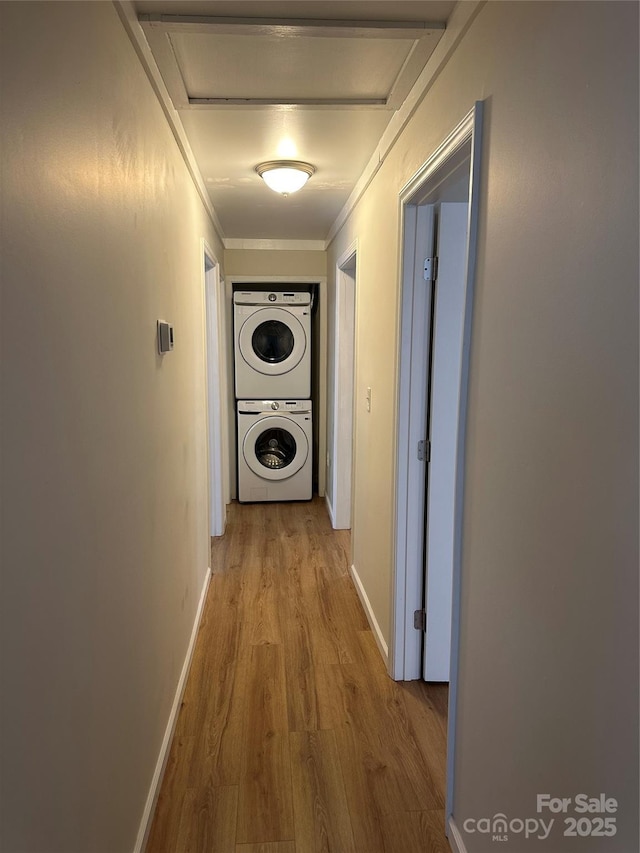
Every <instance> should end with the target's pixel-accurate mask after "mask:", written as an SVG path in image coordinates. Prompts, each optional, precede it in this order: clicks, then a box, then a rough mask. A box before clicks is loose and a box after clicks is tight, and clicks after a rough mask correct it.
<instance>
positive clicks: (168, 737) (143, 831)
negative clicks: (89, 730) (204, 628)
mask: <svg viewBox="0 0 640 853" xmlns="http://www.w3.org/2000/svg"><path fill="white" fill-rule="evenodd" d="M210 580H211V569H209V568H207V574H206V576H205V579H204V583H203V584H202V591H201V593H200V601H199V602H198V610H197V611H196V618H195V620H194V622H193V629H192V631H191V639H190V640H189V647H188V649H187V654H186V656H185V659H184V663H183V665H182V672H181V673H180V678H179V680H178V686H177V688H176V695H175V697H174V700H173V705H172V707H171V713H170V714H169V721H168V722H167V728H166V729H165V733H164V738H163V739H162V746H161V747H160V754H159V755H158V761H157V762H156V769H155V772H154V774H153V779H152V780H151V787H150V788H149V794H148V796H147V802H146V803H145V806H144V812H143V813H142V820H141V821H140V828H139V829H138V837H137V838H136V846H135V847H134V848H133V851H134V853H142V851H143V850H144V849H145V846H146V843H147V839H148V835H149V830H150V829H151V821H152V820H153V813H154V810H155V807H156V802H157V799H158V794H159V793H160V785H161V784H162V777H163V776H164V770H165V767H166V765H167V759H168V758H169V748H170V747H171V741H172V739H173V731H174V729H175V727H176V722H177V720H178V711H179V710H180V703H181V702H182V694H183V693H184V688H185V685H186V683H187V676H188V675H189V668H190V666H191V658H192V656H193V650H194V648H195V645H196V637H197V636H198V628H199V627H200V619H201V618H202V610H203V608H204V602H205V599H206V597H207V590H208V589H209V581H210Z"/></svg>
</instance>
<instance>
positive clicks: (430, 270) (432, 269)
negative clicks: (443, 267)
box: [424, 257, 438, 281]
mask: <svg viewBox="0 0 640 853" xmlns="http://www.w3.org/2000/svg"><path fill="white" fill-rule="evenodd" d="M437 278H438V258H437V257H433V258H425V259H424V280H425V281H435V280H436V279H437Z"/></svg>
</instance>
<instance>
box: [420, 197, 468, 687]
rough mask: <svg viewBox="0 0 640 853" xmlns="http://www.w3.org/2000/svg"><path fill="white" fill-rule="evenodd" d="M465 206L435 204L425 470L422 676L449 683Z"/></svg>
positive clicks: (461, 342) (463, 204)
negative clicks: (435, 247) (435, 250)
mask: <svg viewBox="0 0 640 853" xmlns="http://www.w3.org/2000/svg"><path fill="white" fill-rule="evenodd" d="M467 220H468V205H467V204H466V203H449V204H444V203H443V204H441V205H439V209H438V210H437V217H436V223H437V224H436V241H437V256H438V270H437V278H436V282H435V287H434V302H433V324H432V328H433V333H432V344H431V347H432V349H431V381H430V403H429V409H428V412H429V422H428V429H429V440H430V443H431V444H430V461H429V465H428V469H427V497H426V506H427V511H426V516H427V521H426V541H425V611H426V630H425V634H424V650H423V677H424V679H425V680H426V681H448V680H449V667H450V657H451V613H452V610H451V608H452V584H453V548H454V518H455V484H456V458H457V443H458V423H459V414H460V383H461V373H462V347H463V326H464V305H465V285H466V281H465V266H466V245H467V227H468V226H467Z"/></svg>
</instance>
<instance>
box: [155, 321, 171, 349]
mask: <svg viewBox="0 0 640 853" xmlns="http://www.w3.org/2000/svg"><path fill="white" fill-rule="evenodd" d="M172 349H173V326H172V325H171V323H165V322H164V320H158V352H159V353H160V355H164V354H165V353H166V352H171V350H172Z"/></svg>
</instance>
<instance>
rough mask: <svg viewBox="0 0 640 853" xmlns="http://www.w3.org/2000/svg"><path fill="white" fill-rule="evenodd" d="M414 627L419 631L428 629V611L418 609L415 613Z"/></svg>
mask: <svg viewBox="0 0 640 853" xmlns="http://www.w3.org/2000/svg"><path fill="white" fill-rule="evenodd" d="M413 627H414V628H415V629H416V630H417V631H426V629H427V611H426V610H416V611H415V612H414V614H413Z"/></svg>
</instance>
